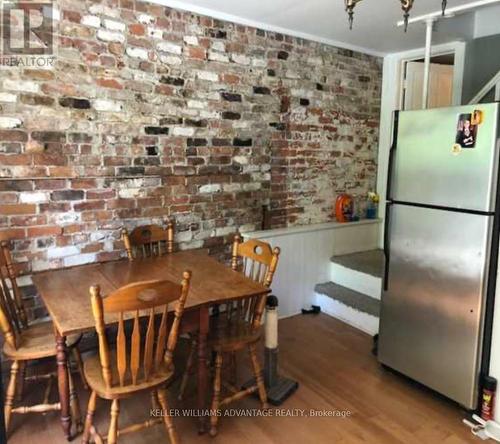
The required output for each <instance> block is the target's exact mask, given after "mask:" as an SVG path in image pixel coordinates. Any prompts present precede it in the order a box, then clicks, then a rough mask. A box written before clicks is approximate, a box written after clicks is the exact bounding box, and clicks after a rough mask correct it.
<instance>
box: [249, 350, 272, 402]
mask: <svg viewBox="0 0 500 444" xmlns="http://www.w3.org/2000/svg"><path fill="white" fill-rule="evenodd" d="M249 348H250V359H251V360H252V366H253V372H254V375H255V382H256V383H257V388H258V390H259V398H260V403H261V405H262V408H263V409H268V408H269V404H268V403H267V393H266V386H265V385H264V378H263V377H262V371H261V368H260V364H259V359H258V357H257V347H256V346H255V345H250V347H249Z"/></svg>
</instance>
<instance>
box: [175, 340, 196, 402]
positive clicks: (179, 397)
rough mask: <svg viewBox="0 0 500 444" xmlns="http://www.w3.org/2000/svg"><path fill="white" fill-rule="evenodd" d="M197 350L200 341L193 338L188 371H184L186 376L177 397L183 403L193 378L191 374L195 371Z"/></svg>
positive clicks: (190, 346)
mask: <svg viewBox="0 0 500 444" xmlns="http://www.w3.org/2000/svg"><path fill="white" fill-rule="evenodd" d="M197 349H198V341H197V340H196V338H192V339H191V344H190V345H189V355H188V359H187V362H186V369H185V370H184V374H183V375H182V381H181V386H180V388H179V396H178V397H177V399H178V400H179V401H182V399H183V398H184V392H185V391H186V386H187V383H188V380H189V377H190V376H191V373H192V371H193V367H194V361H195V355H196V350H197Z"/></svg>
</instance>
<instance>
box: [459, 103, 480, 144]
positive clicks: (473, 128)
mask: <svg viewBox="0 0 500 444" xmlns="http://www.w3.org/2000/svg"><path fill="white" fill-rule="evenodd" d="M482 122H483V113H482V111H479V110H476V111H474V112H473V113H470V114H460V115H459V116H458V125H457V137H456V139H455V143H456V144H457V145H460V147H461V148H475V147H476V139H477V133H478V127H479V125H480V124H481V123H482Z"/></svg>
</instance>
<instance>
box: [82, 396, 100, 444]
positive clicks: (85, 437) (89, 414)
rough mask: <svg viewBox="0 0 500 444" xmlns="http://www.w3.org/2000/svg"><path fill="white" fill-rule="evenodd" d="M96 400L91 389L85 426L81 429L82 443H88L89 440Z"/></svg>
mask: <svg viewBox="0 0 500 444" xmlns="http://www.w3.org/2000/svg"><path fill="white" fill-rule="evenodd" d="M96 401H97V393H96V392H95V391H92V393H91V394H90V398H89V405H88V407H87V417H86V418H85V428H84V429H83V438H82V444H88V443H89V442H90V435H91V430H92V425H93V420H94V412H95V405H96Z"/></svg>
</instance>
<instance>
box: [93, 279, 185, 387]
mask: <svg viewBox="0 0 500 444" xmlns="http://www.w3.org/2000/svg"><path fill="white" fill-rule="evenodd" d="M190 279H191V272H190V271H185V272H184V273H183V279H182V282H181V285H178V284H175V283H173V282H170V281H147V282H137V283H134V284H130V285H126V286H124V287H122V288H119V289H118V290H116V291H114V292H112V293H111V294H109V295H108V296H107V297H105V298H103V297H102V296H101V294H100V289H99V286H93V287H91V288H90V295H91V301H92V312H93V314H94V319H95V325H96V331H97V335H98V338H99V357H100V360H101V369H102V375H103V379H104V381H105V383H106V386H107V387H108V388H109V387H112V386H113V385H117V384H119V385H120V386H126V385H131V384H132V385H136V384H138V383H140V382H143V381H148V380H149V379H150V378H151V377H152V376H154V375H155V374H156V372H157V370H158V369H159V368H160V367H161V366H167V368H169V367H171V366H172V359H173V352H174V349H175V346H176V344H177V338H178V336H179V324H180V321H181V317H182V313H183V311H184V304H185V302H186V298H187V296H188V292H189V283H190ZM171 303H176V304H175V311H174V317H173V321H172V324H171V326H170V330H169V331H168V334H167V318H168V308H169V304H171ZM107 314H114V315H118V330H117V335H116V359H115V360H114V362H111V360H112V354H111V353H110V348H109V344H108V340H107V337H106V328H105V316H106V315H107ZM157 314H158V315H161V322H160V324H159V327H158V328H157V329H156V328H155V324H157V323H155V316H156V315H157ZM140 318H146V320H147V330H146V332H145V337H144V335H142V333H141V325H140V322H139V320H140ZM126 319H133V321H132V322H133V328H132V332H131V334H130V338H129V341H127V337H126V333H125V331H126V328H125V325H124V324H125V320H126ZM155 330H156V331H155ZM141 335H142V336H143V337H141ZM155 342H156V348H155ZM141 349H142V350H141ZM127 355H129V357H127ZM141 361H142V362H141ZM113 375H115V377H113Z"/></svg>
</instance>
